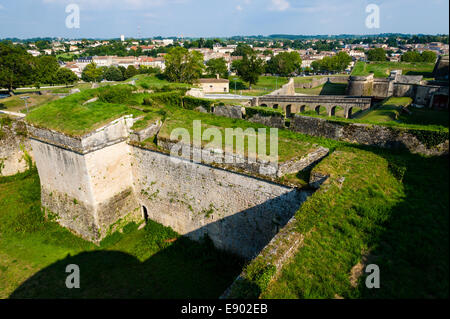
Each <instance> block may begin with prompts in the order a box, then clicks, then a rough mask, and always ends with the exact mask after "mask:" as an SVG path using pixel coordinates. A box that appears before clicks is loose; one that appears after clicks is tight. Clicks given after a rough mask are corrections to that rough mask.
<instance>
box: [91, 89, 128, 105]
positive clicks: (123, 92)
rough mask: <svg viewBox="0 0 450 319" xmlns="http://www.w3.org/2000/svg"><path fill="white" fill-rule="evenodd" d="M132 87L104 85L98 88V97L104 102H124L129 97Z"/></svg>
mask: <svg viewBox="0 0 450 319" xmlns="http://www.w3.org/2000/svg"><path fill="white" fill-rule="evenodd" d="M132 92H133V88H132V87H130V86H114V87H110V86H108V87H105V88H102V89H101V90H100V93H99V95H98V98H99V100H100V101H102V102H105V103H118V104H120V103H125V102H126V101H128V100H129V99H130V98H131V95H132Z"/></svg>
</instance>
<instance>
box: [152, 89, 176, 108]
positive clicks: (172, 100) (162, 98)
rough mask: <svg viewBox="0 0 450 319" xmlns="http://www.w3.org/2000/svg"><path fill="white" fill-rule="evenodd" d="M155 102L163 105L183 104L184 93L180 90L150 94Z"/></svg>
mask: <svg viewBox="0 0 450 319" xmlns="http://www.w3.org/2000/svg"><path fill="white" fill-rule="evenodd" d="M150 99H152V100H153V102H155V103H158V104H161V105H170V106H177V107H180V106H182V94H181V93H180V92H176V91H174V92H162V93H153V94H151V95H150Z"/></svg>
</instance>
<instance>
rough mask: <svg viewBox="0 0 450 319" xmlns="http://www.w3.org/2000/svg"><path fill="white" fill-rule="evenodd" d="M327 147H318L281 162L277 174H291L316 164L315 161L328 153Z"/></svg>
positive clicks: (279, 175)
mask: <svg viewBox="0 0 450 319" xmlns="http://www.w3.org/2000/svg"><path fill="white" fill-rule="evenodd" d="M329 151H330V150H329V149H328V148H325V147H318V148H317V149H315V150H313V151H312V152H310V153H308V154H307V155H306V156H303V157H301V158H295V159H292V160H290V161H287V162H285V163H282V164H281V165H280V166H279V168H278V172H277V176H278V177H281V176H283V175H286V174H293V173H297V172H299V171H303V170H305V169H307V168H309V167H311V166H314V165H315V164H317V162H319V161H321V160H322V159H323V158H324V157H325V156H327V155H328V153H329Z"/></svg>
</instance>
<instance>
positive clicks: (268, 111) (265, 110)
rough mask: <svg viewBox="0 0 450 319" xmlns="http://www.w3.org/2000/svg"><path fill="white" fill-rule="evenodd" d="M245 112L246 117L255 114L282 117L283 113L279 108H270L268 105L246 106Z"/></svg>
mask: <svg viewBox="0 0 450 319" xmlns="http://www.w3.org/2000/svg"><path fill="white" fill-rule="evenodd" d="M245 113H246V114H247V117H248V118H250V117H253V116H254V115H256V114H259V115H261V116H278V117H284V113H283V111H282V110H280V109H272V108H269V107H261V106H254V107H246V108H245Z"/></svg>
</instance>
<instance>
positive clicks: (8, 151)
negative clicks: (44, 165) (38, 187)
mask: <svg viewBox="0 0 450 319" xmlns="http://www.w3.org/2000/svg"><path fill="white" fill-rule="evenodd" d="M26 134H27V129H26V126H25V123H24V122H22V121H21V120H12V121H11V123H10V124H9V125H3V126H1V127H0V176H1V175H3V176H9V175H14V174H17V173H20V172H23V171H25V170H26V169H27V163H26V161H25V158H24V156H25V152H26V153H27V154H28V155H30V156H32V155H33V153H32V150H31V145H30V141H29V140H28V139H27V138H26Z"/></svg>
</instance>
